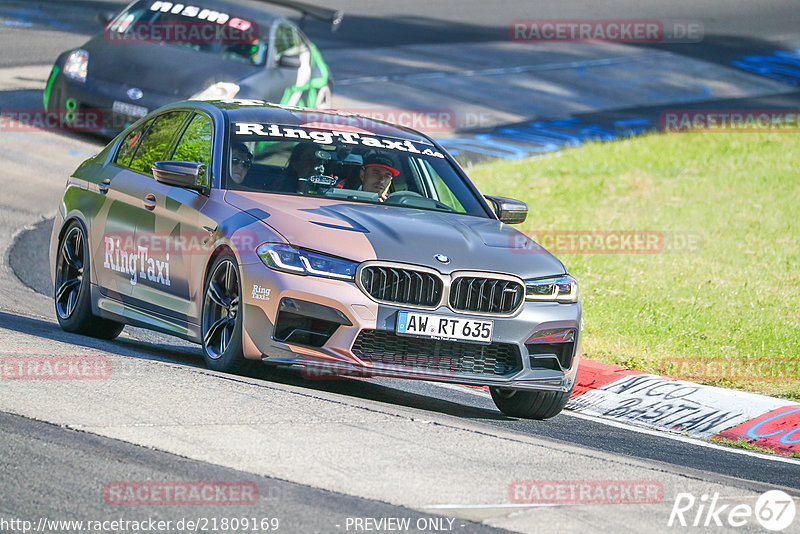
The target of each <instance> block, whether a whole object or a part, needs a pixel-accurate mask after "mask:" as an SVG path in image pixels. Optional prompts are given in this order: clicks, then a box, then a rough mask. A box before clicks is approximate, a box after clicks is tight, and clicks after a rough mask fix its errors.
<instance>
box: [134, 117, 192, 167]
mask: <svg viewBox="0 0 800 534" xmlns="http://www.w3.org/2000/svg"><path fill="white" fill-rule="evenodd" d="M188 115H189V112H188V111H170V112H169V113H164V114H163V115H159V116H158V117H156V119H155V122H154V123H153V126H151V127H150V129H149V130H147V132H145V134H144V137H143V138H142V140H141V142H140V143H139V148H138V149H136V154H135V155H134V156H133V160H131V164H130V167H131V170H134V171H137V172H140V173H142V174H146V175H148V176H153V163H155V162H156V161H162V160H164V159H165V153H166V151H167V149H168V148H169V146H170V143H171V142H172V139H173V138H174V137H175V134H176V133H177V132H178V128H180V127H181V125H182V124H183V122H184V121H185V120H186V117H187V116H188Z"/></svg>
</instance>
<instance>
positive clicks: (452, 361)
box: [241, 263, 581, 391]
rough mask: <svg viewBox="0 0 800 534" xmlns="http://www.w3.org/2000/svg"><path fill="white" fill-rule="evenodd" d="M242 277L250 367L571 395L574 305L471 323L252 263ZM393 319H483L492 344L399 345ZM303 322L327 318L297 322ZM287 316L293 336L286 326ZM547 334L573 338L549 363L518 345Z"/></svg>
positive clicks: (541, 306)
mask: <svg viewBox="0 0 800 534" xmlns="http://www.w3.org/2000/svg"><path fill="white" fill-rule="evenodd" d="M241 269H242V281H243V284H242V291H243V303H244V310H243V311H244V337H245V340H244V346H245V355H246V356H247V357H248V358H252V359H257V358H261V359H262V360H263V361H264V362H267V363H273V364H283V365H300V366H302V367H303V373H304V376H306V377H307V378H318V379H326V378H335V377H348V376H351V377H371V376H375V377H378V376H380V377H394V378H404V379H419V380H430V381H437V382H452V383H459V384H469V385H476V386H492V387H502V388H510V389H525V390H535V391H569V390H570V389H571V388H572V386H573V384H574V381H575V377H576V373H577V367H578V357H579V342H580V321H581V306H580V303H574V304H560V303H549V302H544V303H543V302H526V303H525V304H524V305H523V306H522V307H521V308H520V310H519V311H518V312H517V313H516V314H514V315H513V316H511V317H503V316H493V315H490V314H487V315H481V316H477V317H476V316H475V315H473V314H470V315H465V314H462V313H457V312H454V311H452V310H450V309H449V308H447V307H444V306H443V307H440V308H439V309H436V310H417V309H415V308H413V307H405V306H399V305H387V304H379V303H377V302H375V301H373V300H372V299H371V298H370V297H368V296H367V295H366V294H365V293H364V292H362V291H361V290H360V289H359V288H358V287H357V286H356V284H355V283H352V282H343V281H338V280H329V279H324V278H317V277H312V276H298V275H293V274H285V273H280V272H276V271H273V270H271V269H269V268H267V267H266V266H264V265H263V264H260V263H258V264H249V265H242V266H241ZM399 311H424V313H428V314H435V315H441V316H447V317H461V318H467V317H469V318H471V319H491V320H492V321H494V330H493V334H492V345H491V346H487V345H480V344H475V343H466V342H458V341H446V340H439V341H437V340H429V339H425V338H409V337H407V336H398V335H397V334H395V327H396V324H397V314H398V312H399ZM282 314H283V315H282ZM307 315H313V316H318V317H322V316H325V317H324V319H322V320H321V322H320V321H317V322H313V321H310V320H309V321H304V320H302V317H304V316H307ZM287 316H288V317H291V319H292V320H293V321H294V323H293V325H294V326H295V327H296V328H294V330H292V329H291V328H287V327H286V324H287V323H286V318H287ZM298 317H299V318H300V320H298ZM290 330H291V332H290ZM308 330H316V331H315V332H312V333H311V334H305V333H304V332H305V331H308ZM553 331H571V332H572V334H571V341H570V344H569V347H567V349H568V350H564V351H562V353H561V354H559V355H558V357H556V358H554V357H550V356H551V355H548V354H543V351H542V350H541V348H542V345H538V346H534V345H533V344H532V343H526V341H530V340H532V339H536V338H540V337H541V336H540V334H541V333H542V332H553ZM298 332H299V333H298ZM548 346H549V345H548ZM544 352H547V351H546V350H545V351H544ZM511 358H513V364H512V360H511Z"/></svg>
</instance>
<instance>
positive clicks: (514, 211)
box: [485, 195, 528, 224]
mask: <svg viewBox="0 0 800 534" xmlns="http://www.w3.org/2000/svg"><path fill="white" fill-rule="evenodd" d="M485 198H486V200H488V201H489V202H490V203H491V204H492V207H493V208H494V212H495V213H496V214H497V218H498V219H500V220H501V221H502V222H504V223H508V224H519V223H521V222H524V221H525V219H526V218H527V217H528V205H527V204H525V203H524V202H522V201H521V200H514V199H513V198H506V197H495V196H490V195H485Z"/></svg>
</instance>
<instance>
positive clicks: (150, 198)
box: [142, 193, 156, 211]
mask: <svg viewBox="0 0 800 534" xmlns="http://www.w3.org/2000/svg"><path fill="white" fill-rule="evenodd" d="M142 204H144V207H145V209H148V210H150V211H153V210H154V209H156V196H155V195H154V194H153V193H148V194H147V195H145V196H144V198H143V199H142Z"/></svg>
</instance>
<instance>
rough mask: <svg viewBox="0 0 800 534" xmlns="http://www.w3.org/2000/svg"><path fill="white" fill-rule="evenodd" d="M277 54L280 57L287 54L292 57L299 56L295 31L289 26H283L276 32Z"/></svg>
mask: <svg viewBox="0 0 800 534" xmlns="http://www.w3.org/2000/svg"><path fill="white" fill-rule="evenodd" d="M275 52H276V53H277V54H278V56H281V55H282V54H287V55H290V56H293V55H297V52H298V51H297V43H296V41H295V36H294V29H293V28H292V27H291V26H289V25H287V24H281V25H279V26H278V30H277V31H276V32H275Z"/></svg>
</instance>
